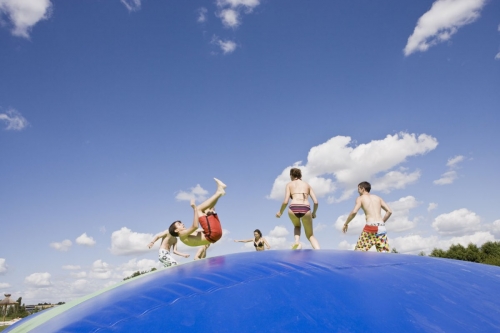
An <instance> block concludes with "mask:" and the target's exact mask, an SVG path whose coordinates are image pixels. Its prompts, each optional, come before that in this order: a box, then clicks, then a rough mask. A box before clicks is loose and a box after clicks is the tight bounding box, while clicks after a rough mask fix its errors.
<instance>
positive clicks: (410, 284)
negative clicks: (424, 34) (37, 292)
mask: <svg viewBox="0 0 500 333" xmlns="http://www.w3.org/2000/svg"><path fill="white" fill-rule="evenodd" d="M4 332H43V333H48V332H71V333H75V332H99V333H103V332H134V333H138V332H254V333H256V332H259V333H260V332H481V333H484V332H500V267H496V266H488V265H482V264H474V263H469V262H463V261H455V260H447V259H437V258H430V257H420V256H412V255H402V254H380V253H374V252H353V251H333V250H320V251H312V250H300V251H291V250H289V251H264V252H251V253H239V254H231V255H226V256H221V257H214V258H209V259H204V260H201V261H194V262H190V263H187V264H184V265H180V266H176V267H171V268H167V269H163V270H159V271H155V272H153V273H149V274H146V275H142V276H139V277H137V278H134V279H131V280H127V281H125V282H123V283H121V284H119V285H117V286H115V287H113V288H110V289H108V290H105V291H101V292H98V293H95V294H93V295H89V296H88V297H85V298H84V299H81V300H77V301H73V302H70V303H67V304H65V305H62V306H59V307H57V308H54V309H52V310H48V311H44V312H42V313H40V314H39V315H34V316H30V317H27V318H26V319H23V320H21V321H19V322H18V323H16V324H15V325H13V326H12V327H10V328H9V329H7V330H6V331H4Z"/></svg>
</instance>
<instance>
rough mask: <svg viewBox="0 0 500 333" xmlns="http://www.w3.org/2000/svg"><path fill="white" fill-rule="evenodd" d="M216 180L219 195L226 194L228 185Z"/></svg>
mask: <svg viewBox="0 0 500 333" xmlns="http://www.w3.org/2000/svg"><path fill="white" fill-rule="evenodd" d="M214 179H215V182H216V183H217V193H220V194H221V195H224V194H226V191H224V189H225V188H226V187H227V185H226V184H224V183H223V182H221V181H220V180H219V179H217V178H214Z"/></svg>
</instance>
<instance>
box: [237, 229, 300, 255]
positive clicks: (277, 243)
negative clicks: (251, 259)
mask: <svg viewBox="0 0 500 333" xmlns="http://www.w3.org/2000/svg"><path fill="white" fill-rule="evenodd" d="M289 234H290V233H289V232H288V230H287V229H286V228H285V227H284V226H282V225H277V226H275V227H274V228H273V229H272V230H271V231H270V232H269V234H267V235H264V238H265V239H266V240H267V242H268V243H269V245H271V249H274V250H280V249H289V248H290V247H291V246H292V243H291V242H288V241H287V239H286V237H287V236H288V235H289ZM245 247H247V248H253V247H254V246H253V243H246V244H245Z"/></svg>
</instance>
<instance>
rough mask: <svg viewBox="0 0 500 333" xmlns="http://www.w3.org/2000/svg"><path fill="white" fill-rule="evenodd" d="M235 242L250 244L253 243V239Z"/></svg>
mask: <svg viewBox="0 0 500 333" xmlns="http://www.w3.org/2000/svg"><path fill="white" fill-rule="evenodd" d="M234 241H235V242H237V243H250V242H252V241H253V239H242V240H237V239H235V240H234Z"/></svg>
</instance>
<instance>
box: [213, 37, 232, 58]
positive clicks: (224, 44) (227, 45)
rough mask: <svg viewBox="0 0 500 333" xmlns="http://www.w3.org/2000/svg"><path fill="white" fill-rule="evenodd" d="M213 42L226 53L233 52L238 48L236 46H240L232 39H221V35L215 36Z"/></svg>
mask: <svg viewBox="0 0 500 333" xmlns="http://www.w3.org/2000/svg"><path fill="white" fill-rule="evenodd" d="M212 44H215V45H217V46H219V47H220V49H221V50H222V53H224V54H229V53H233V52H234V51H235V50H236V48H237V47H238V45H236V43H235V42H233V41H231V40H222V39H219V37H217V36H214V37H213V38H212Z"/></svg>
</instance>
